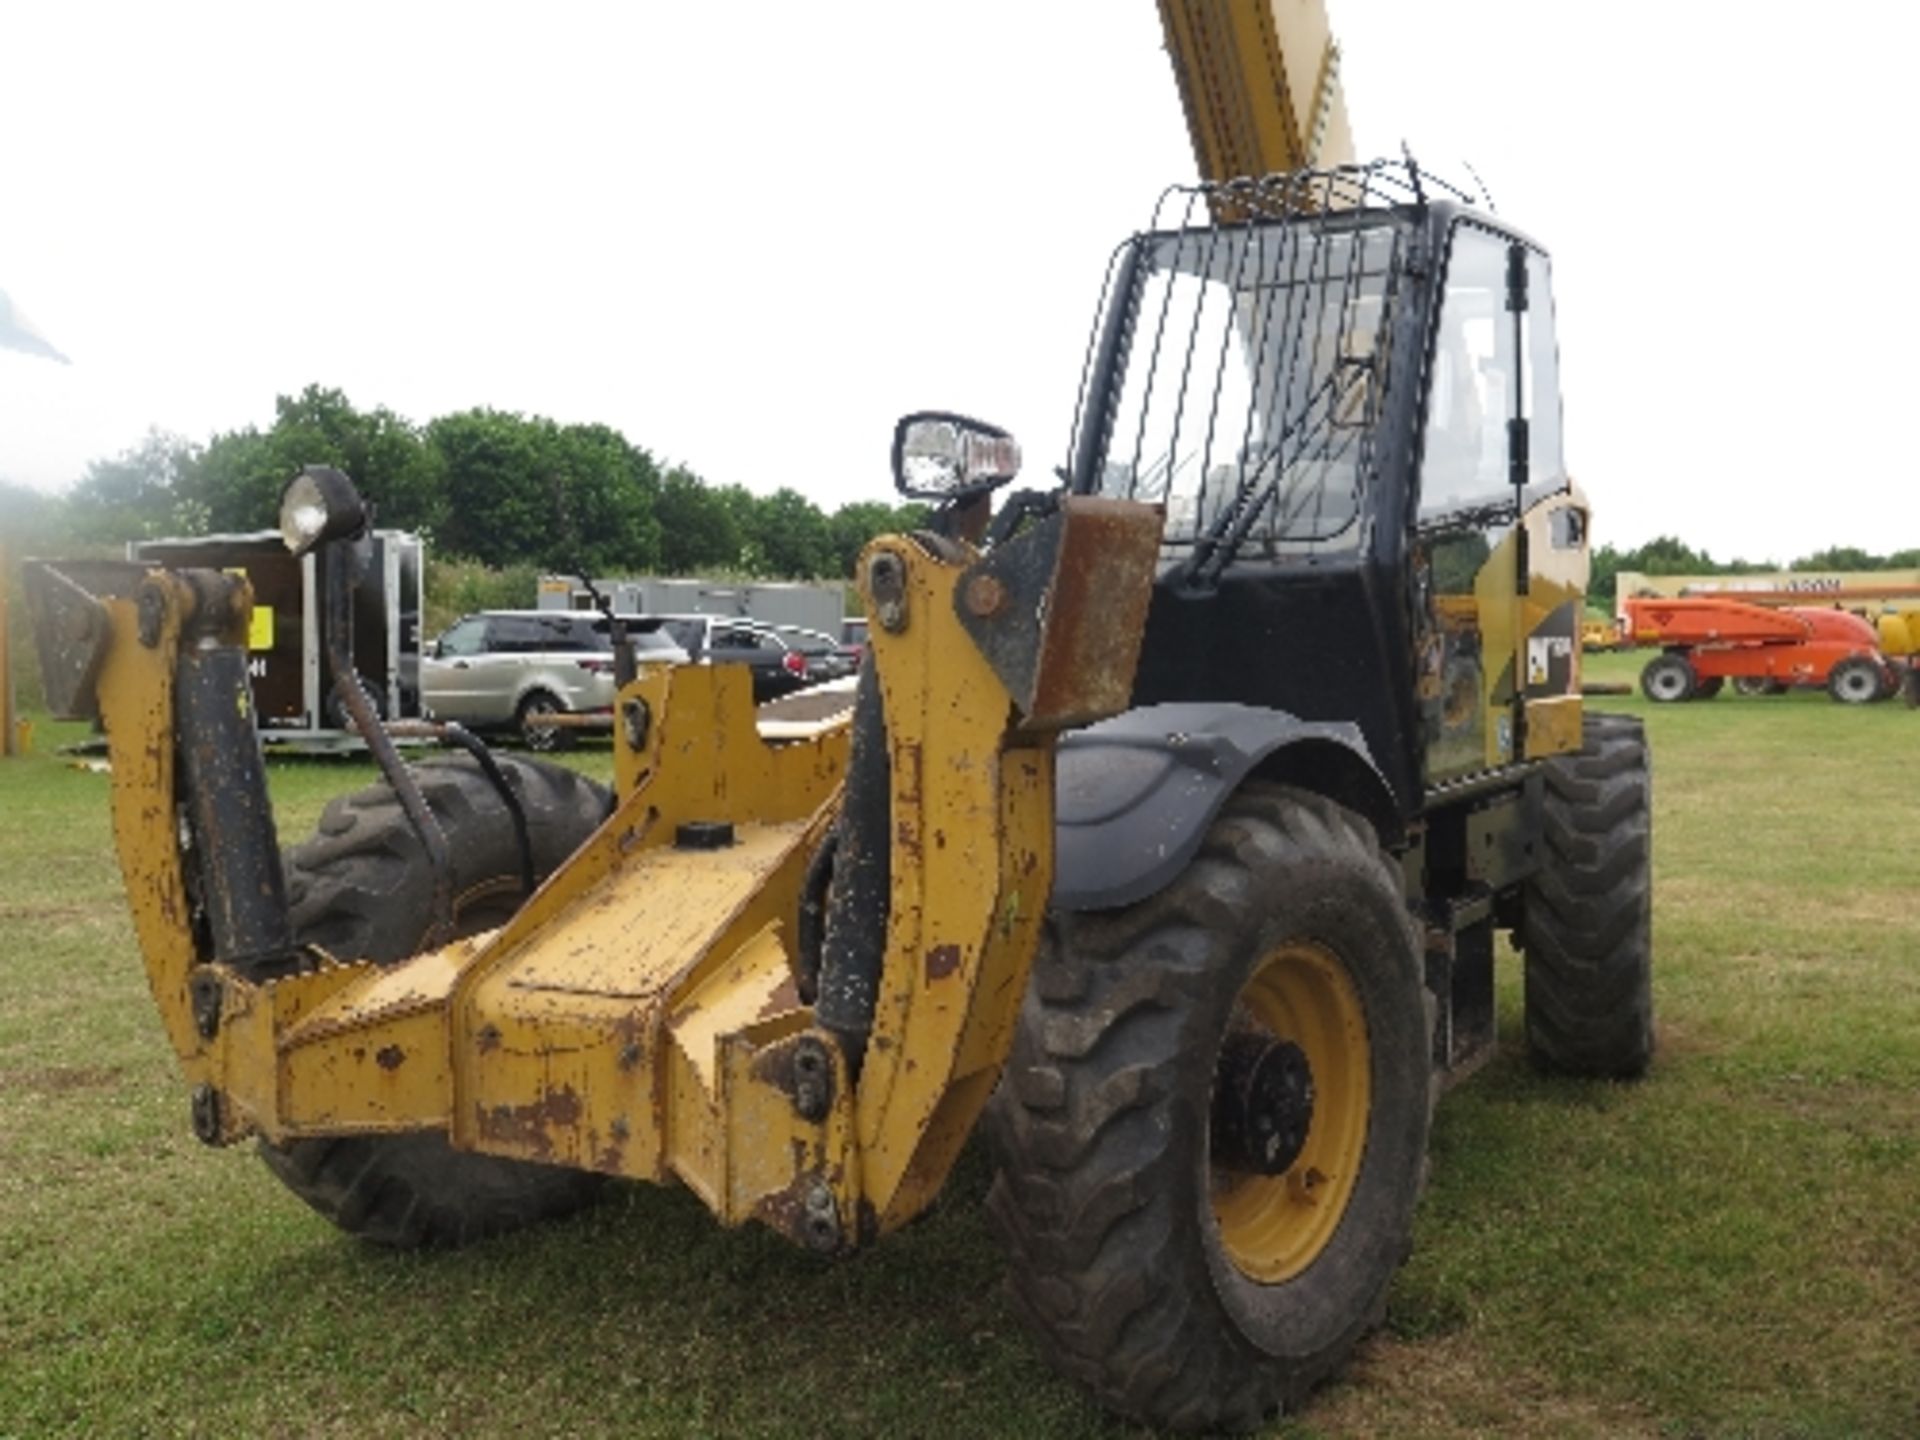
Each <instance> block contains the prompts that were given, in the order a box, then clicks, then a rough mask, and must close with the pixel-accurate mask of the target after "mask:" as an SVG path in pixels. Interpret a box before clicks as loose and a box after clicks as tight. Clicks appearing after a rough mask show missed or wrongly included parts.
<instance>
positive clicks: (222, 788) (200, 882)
mask: <svg viewBox="0 0 1920 1440" xmlns="http://www.w3.org/2000/svg"><path fill="white" fill-rule="evenodd" d="M251 694H252V692H251V690H250V688H249V686H248V681H247V652H246V651H245V650H242V649H241V648H239V647H238V646H235V645H220V644H216V643H213V642H212V641H211V640H201V641H194V640H192V639H189V640H188V642H187V643H186V644H185V645H184V646H183V647H182V649H181V652H180V658H179V661H178V662H177V664H176V666H175V670H174V688H173V725H174V737H175V740H176V743H177V745H178V747H179V756H180V794H181V795H182V796H183V797H184V799H185V801H186V808H187V823H188V827H189V832H190V834H191V836H192V840H193V843H192V846H191V850H190V855H189V863H190V864H191V866H192V868H193V874H194V878H195V880H196V882H197V891H198V895H199V898H200V901H201V904H202V906H203V907H204V910H205V913H206V917H207V928H208V931H209V932H210V939H211V940H212V944H213V956H212V958H213V959H215V960H218V961H223V962H225V963H227V964H231V965H233V966H235V967H236V968H238V969H240V970H243V971H246V970H256V971H261V972H263V973H277V969H278V967H280V966H282V965H284V964H285V963H286V962H288V960H289V958H290V957H291V956H292V954H293V951H294V945H293V923H292V921H291V919H289V917H288V914H287V881H286V875H285V873H284V872H283V871H282V870H281V868H280V840H279V836H278V834H277V833H276V831H275V829H274V824H273V804H272V802H271V801H270V800H269V798H268V796H267V767H266V761H265V760H264V758H263V757H262V755H261V751H260V734H259V731H258V730H257V729H256V728H255V726H254V719H253V706H252V704H251Z"/></svg>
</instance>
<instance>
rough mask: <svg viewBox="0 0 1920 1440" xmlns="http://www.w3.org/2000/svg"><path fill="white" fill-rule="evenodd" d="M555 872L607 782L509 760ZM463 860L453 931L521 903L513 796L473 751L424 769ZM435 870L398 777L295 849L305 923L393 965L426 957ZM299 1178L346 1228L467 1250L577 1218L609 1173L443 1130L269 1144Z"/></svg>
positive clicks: (352, 802)
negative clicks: (463, 1140) (479, 1143)
mask: <svg viewBox="0 0 1920 1440" xmlns="http://www.w3.org/2000/svg"><path fill="white" fill-rule="evenodd" d="M497 763H498V764H499V766H500V769H501V770H502V771H503V772H504V773H505V775H506V779H507V783H508V784H509V785H510V786H512V788H513V791H514V793H515V795H517V796H518V798H519V801H520V806H521V810H522V812H523V813H524V814H525V816H526V820H527V830H528V839H529V842H530V843H531V845H532V849H533V865H534V877H535V880H536V881H538V880H544V879H545V878H546V877H547V875H549V874H550V873H552V871H553V870H555V869H556V868H558V866H559V865H560V864H561V862H562V861H564V860H565V859H566V858H567V857H568V856H569V855H571V854H572V853H573V852H574V850H575V849H577V848H578V847H579V845H580V843H581V842H582V841H584V840H585V839H586V838H587V837H588V836H589V835H591V834H592V833H593V832H594V830H595V828H597V827H598V825H599V824H600V822H601V821H602V820H603V819H605V818H606V816H607V814H608V812H609V811H610V810H611V808H612V797H611V796H610V795H609V794H608V792H607V790H606V789H605V788H604V787H603V786H600V785H596V784H595V783H594V782H592V781H591V780H587V779H585V778H583V777H582V776H579V775H576V774H574V773H573V772H572V771H571V770H565V769H562V768H561V767H559V766H557V765H547V764H543V763H541V762H540V761H537V760H523V759H519V758H516V757H513V756H501V757H499V759H498V761H497ZM414 776H415V778H416V779H417V781H418V782H419V785H420V790H421V793H422V794H423V795H424V796H425V797H426V801H427V804H428V806H429V807H430V808H431V809H432V810H433V812H434V815H435V816H436V817H437V818H438V819H439V821H440V825H441V828H442V829H443V830H444V832H445V834H446V837H447V849H448V851H449V853H450V855H451V858H452V862H453V877H452V880H453V884H452V891H453V897H454V929H455V932H456V933H457V934H459V935H473V934H477V933H479V932H480V931H482V930H488V929H492V928H494V927H495V926H498V925H502V924H505V923H506V921H507V920H508V919H509V918H510V917H511V916H512V914H513V912H514V911H515V910H517V909H519V907H520V903H521V900H522V899H523V898H524V897H523V895H522V884H523V877H522V874H521V867H520V847H519V842H518V841H517V840H516V838H515V836H514V828H513V824H512V820H511V818H510V816H509V815H508V812H507V808H506V804H505V802H504V801H503V800H502V799H501V798H500V795H499V792H498V791H496V790H495V789H494V788H493V785H492V784H491V782H489V781H488V780H487V778H486V777H485V776H484V775H483V774H482V773H481V772H480V770H479V768H478V767H477V766H475V765H474V764H473V763H472V762H471V761H468V760H467V759H465V758H464V757H462V758H460V759H456V760H446V761H435V762H429V763H427V764H423V765H419V766H416V767H415V769H414ZM432 886H433V880H432V867H431V866H430V865H429V864H428V861H427V857H426V853H425V851H424V850H423V849H422V848H421V845H420V841H419V838H418V836H416V835H415V834H414V831H413V827H412V826H411V825H410V824H409V823H408V821H407V817H406V814H405V812H404V811H403V810H402V809H401V807H400V801H399V798H398V797H397V796H396V795H395V794H394V793H393V790H392V789H391V788H390V787H388V786H386V785H384V784H380V785H372V786H369V787H367V788H366V789H364V790H360V791H357V792H356V793H354V794H352V795H345V796H341V797H340V798H338V799H336V800H334V801H332V802H331V803H330V804H329V805H328V806H327V808H326V810H325V811H324V812H323V813H322V814H321V816H320V828H319V832H318V833H317V834H316V835H314V837H313V838H312V839H310V840H308V841H306V842H305V843H304V844H301V845H296V846H294V847H293V848H292V849H291V850H289V851H288V852H287V894H288V899H289V903H290V907H291V910H292V918H293V924H294V932H295V935H296V937H297V938H298V939H299V940H300V941H301V942H302V943H305V944H312V945H318V946H320V947H321V948H322V949H324V950H326V951H327V952H328V953H329V954H331V955H333V956H335V957H336V958H338V959H341V960H372V961H375V962H377V963H379V964H383V965H390V964H394V963H397V962H398V961H401V960H404V959H406V958H407V957H408V956H410V955H412V954H414V953H416V952H417V951H418V950H419V949H420V948H421V946H422V944H423V943H424V942H425V940H426V930H427V926H428V924H429V921H430V918H431V917H430V916H429V915H428V913H427V911H428V907H427V906H426V905H425V904H423V903H422V897H423V896H425V895H428V894H430V893H431V892H432ZM260 1157H261V1159H263V1160H264V1161H265V1162H266V1164H267V1168H268V1169H269V1170H271V1171H272V1172H273V1173H274V1174H275V1175H276V1176H278V1177H279V1179H280V1180H281V1182H282V1183H283V1184H285V1185H286V1187H287V1188H288V1189H289V1190H291V1191H293V1193H294V1194H296V1195H298V1196H299V1197H300V1198H301V1199H302V1200H304V1201H306V1203H307V1204H308V1205H310V1206H312V1207H313V1208H314V1209H315V1210H317V1211H319V1212H320V1214H322V1215H324V1216H325V1217H326V1218H327V1219H329V1220H331V1221H332V1222H333V1223H334V1224H335V1225H337V1226H339V1227H340V1228H341V1229H342V1230H344V1231H346V1232H347V1233H348V1234H351V1235H356V1236H359V1237H360V1238H361V1239H363V1240H369V1241H372V1242H374V1243H375V1244H379V1245H389V1246H393V1247H396V1248H401V1249H414V1248H419V1247H423V1246H436V1245H457V1244H462V1243H464V1242H466V1241H469V1240H478V1239H481V1238H483V1237H485V1236H488V1235H495V1234H499V1233H501V1232H503V1231H506V1230H511V1229H515V1228H518V1227H519V1226H521V1225H525V1224H528V1223H530V1222H532V1221H535V1220H540V1219H544V1218H546V1217H549V1216H554V1215H561V1214H565V1213H567V1212H568V1211H571V1210H576V1209H578V1208H579V1207H580V1206H582V1205H584V1204H585V1203H587V1201H588V1200H590V1199H591V1198H592V1197H593V1195H594V1194H595V1192H596V1191H597V1190H598V1188H599V1185H600V1180H601V1177H599V1176H598V1175H593V1174H588V1173H586V1172H583V1171H577V1170H567V1169H561V1168H559V1167H557V1166H550V1165H534V1164H529V1163H527V1162H525V1161H520V1160H508V1159H504V1158H502V1157H500V1156H496V1155H481V1154H477V1153H474V1152H471V1151H465V1150H455V1149H454V1148H453V1147H452V1146H451V1145H450V1144H448V1143H447V1137H446V1136H445V1134H444V1133H442V1132H439V1131H426V1130H422V1131H415V1132H411V1133H405V1134H397V1135H345V1136H338V1137H331V1138H321V1139H307V1140H294V1141H290V1142H289V1143H287V1144H285V1145H274V1144H271V1143H269V1142H268V1141H265V1140H263V1141H261V1142H260Z"/></svg>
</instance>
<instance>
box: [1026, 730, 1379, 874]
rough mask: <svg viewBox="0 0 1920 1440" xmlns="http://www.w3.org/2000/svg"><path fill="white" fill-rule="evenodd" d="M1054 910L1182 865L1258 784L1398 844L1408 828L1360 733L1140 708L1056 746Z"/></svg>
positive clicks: (1063, 739)
mask: <svg viewBox="0 0 1920 1440" xmlns="http://www.w3.org/2000/svg"><path fill="white" fill-rule="evenodd" d="M1056 767H1057V768H1056V781H1055V792H1054V793H1055V816H1054V881H1053V904H1054V906H1055V908H1057V909H1061V910H1110V909H1113V908H1115V907H1116V906H1120V905H1130V904H1132V903H1133V902H1134V901H1136V900H1144V899H1145V898H1146V897H1147V896H1149V895H1152V894H1153V893H1154V892H1155V891H1157V890H1159V889H1160V888H1161V887H1163V886H1164V885H1166V884H1167V883H1168V882H1169V881H1170V880H1172V879H1173V877H1174V876H1175V875H1177V874H1179V873H1180V871H1181V870H1183V869H1185V868H1186V865H1187V862H1188V861H1190V860H1192V859H1193V856H1194V854H1195V852H1196V851H1198V850H1199V848H1200V842H1201V839H1202V838H1203V837H1204V836H1205V834H1206V832H1207V826H1208V825H1210V824H1211V823H1212V822H1213V817H1214V815H1215V814H1216V813H1217V812H1218V811H1219V809H1220V807H1221V805H1223V804H1224V803H1225V802H1226V799H1227V797H1228V796H1229V795H1231V794H1232V793H1233V791H1234V789H1235V788H1236V787H1237V786H1238V785H1239V784H1240V782H1241V781H1243V780H1245V779H1246V778H1247V777H1248V776H1249V775H1251V774H1253V773H1255V772H1256V771H1258V772H1259V773H1260V775H1261V776H1262V777H1263V778H1271V779H1276V780H1281V781H1284V782H1286V783H1288V784H1293V785H1299V786H1301V787H1303V788H1305V789H1309V790H1313V791H1316V792H1318V793H1320V794H1323V795H1326V796H1328V797H1330V798H1331V799H1334V800H1337V801H1339V802H1340V803H1341V804H1342V805H1345V806H1347V807H1348V808H1349V809H1351V810H1354V811H1356V812H1358V813H1359V814H1360V815H1362V816H1364V817H1365V818H1366V819H1367V820H1369V821H1370V822H1371V823H1372V824H1373V826H1374V828H1375V829H1376V830H1377V831H1378V832H1379V833H1380V838H1381V841H1382V842H1383V843H1384V844H1387V845H1392V844H1394V843H1396V842H1397V841H1398V840H1399V839H1400V837H1401V834H1402V833H1403V829H1404V824H1403V820H1402V817H1401V812H1400V807H1399V805H1398V804H1397V803H1396V801H1395V799H1394V795H1393V791H1392V789H1391V788H1390V787H1389V786H1388V784H1387V782H1386V781H1385V780H1384V779H1383V778H1382V777H1381V775H1380V771H1379V767H1378V766H1376V765H1375V764H1374V763H1373V758H1372V756H1371V755H1369V754H1368V753H1367V746H1366V742H1365V741H1364V740H1363V739H1362V738H1361V735H1360V728H1359V727H1358V726H1357V725H1353V724H1346V723H1332V722H1326V721H1315V720H1302V719H1300V718H1299V717H1298V716H1296V715H1290V714H1288V713H1287V712H1286V711H1284V710H1266V709H1262V708H1260V707H1258V706H1252V705H1230V704H1172V705H1146V706H1142V707H1141V708H1140V709H1137V710H1129V711H1127V712H1126V713H1125V714H1123V715H1116V716H1115V717H1113V718H1112V719H1111V720H1103V721H1101V722H1100V723H1099V724H1097V725H1089V726H1088V727H1086V728H1085V729H1083V730H1076V731H1073V732H1071V733H1069V734H1067V735H1064V736H1062V737H1061V739H1060V745H1059V750H1058V753H1057V760H1056Z"/></svg>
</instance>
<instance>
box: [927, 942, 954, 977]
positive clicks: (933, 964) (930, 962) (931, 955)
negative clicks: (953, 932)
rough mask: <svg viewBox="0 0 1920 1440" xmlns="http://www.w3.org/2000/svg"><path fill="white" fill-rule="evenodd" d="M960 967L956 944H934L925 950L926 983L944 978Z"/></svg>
mask: <svg viewBox="0 0 1920 1440" xmlns="http://www.w3.org/2000/svg"><path fill="white" fill-rule="evenodd" d="M959 968H960V947H959V946H958V945H936V946H934V948H933V949H931V950H929V951H928V952H927V983H928V984H929V985H931V984H932V983H933V982H934V981H936V980H944V979H946V978H947V977H948V976H949V975H951V974H953V972H954V971H956V970H958V969H959Z"/></svg>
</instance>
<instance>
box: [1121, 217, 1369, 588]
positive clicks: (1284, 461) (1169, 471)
mask: <svg viewBox="0 0 1920 1440" xmlns="http://www.w3.org/2000/svg"><path fill="white" fill-rule="evenodd" d="M1401 234H1402V231H1401V229H1400V228H1399V226H1397V225H1395V224H1392V223H1385V222H1376V223H1373V224H1353V225H1347V226H1329V225H1325V224H1306V223H1294V224H1277V225H1257V226H1237V227H1231V228H1225V229H1221V228H1208V229H1198V230H1188V231H1180V232H1176V233H1171V234H1160V235H1153V236H1148V237H1146V238H1145V239H1143V240H1142V241H1140V242H1138V243H1139V244H1141V245H1142V246H1143V247H1145V248H1144V250H1143V253H1142V254H1141V257H1140V261H1141V263H1140V267H1139V271H1138V278H1137V281H1136V290H1135V316H1134V323H1133V325H1132V327H1131V329H1132V337H1131V344H1130V346H1129V350H1128V353H1127V355H1126V357H1125V361H1124V371H1123V376H1122V379H1121V381H1120V385H1119V391H1118V400H1117V404H1116V405H1115V407H1114V409H1113V412H1112V418H1111V424H1110V427H1109V433H1108V442H1107V449H1106V457H1105V464H1104V466H1103V467H1102V469H1101V471H1100V489H1101V491H1102V493H1104V494H1107V495H1113V496H1119V497H1124V498H1128V499H1138V500H1148V501H1159V502H1162V503H1164V504H1165V505H1166V507H1167V526H1166V545H1167V547H1168V549H1169V550H1170V551H1171V552H1173V553H1174V554H1182V553H1187V552H1194V551H1197V552H1200V554H1198V555H1196V556H1195V558H1196V560H1198V559H1203V558H1205V556H1206V555H1207V554H1209V553H1217V555H1218V558H1219V561H1220V563H1224V560H1225V558H1226V557H1227V556H1228V555H1230V554H1232V553H1234V552H1236V551H1237V552H1238V553H1241V554H1261V553H1264V554H1268V555H1280V554H1297V553H1309V552H1312V551H1316V550H1325V549H1339V550H1349V549H1353V548H1356V547H1357V546H1358V545H1359V543H1360V529H1361V527H1360V524H1359V517H1360V515H1361V513H1362V507H1361V504H1360V499H1361V493H1362V490H1363V487H1364V485H1365V478H1366V475H1367V469H1368V463H1369V461H1370V458H1371V443H1370V441H1371V427H1372V425H1373V422H1374V420H1375V419H1376V416H1377V411H1378V405H1379V400H1380V397H1381V396H1382V394H1383V392H1384V388H1385V379H1386V361H1387V337H1388V327H1387V320H1388V314H1389V309H1390V304H1389V302H1390V299H1391V295H1392V290H1393V286H1392V278H1393V276H1394V274H1395V273H1396V264H1395V261H1396V258H1397V252H1398V247H1399V245H1400V240H1401Z"/></svg>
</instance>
